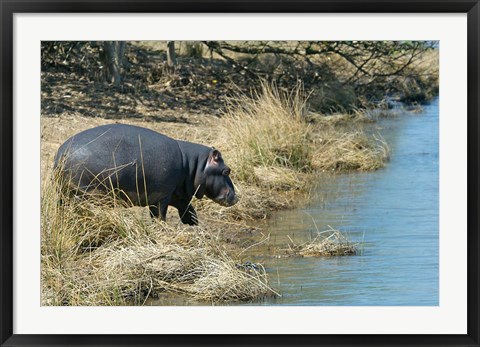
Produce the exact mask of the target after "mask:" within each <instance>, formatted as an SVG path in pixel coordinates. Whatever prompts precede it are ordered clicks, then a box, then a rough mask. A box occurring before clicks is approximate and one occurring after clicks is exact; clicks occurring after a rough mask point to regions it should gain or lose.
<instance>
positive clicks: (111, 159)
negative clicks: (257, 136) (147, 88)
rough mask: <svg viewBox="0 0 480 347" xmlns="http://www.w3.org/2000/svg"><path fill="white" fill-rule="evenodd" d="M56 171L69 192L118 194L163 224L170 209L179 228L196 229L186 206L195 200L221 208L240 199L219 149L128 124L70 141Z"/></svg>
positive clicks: (60, 152)
mask: <svg viewBox="0 0 480 347" xmlns="http://www.w3.org/2000/svg"><path fill="white" fill-rule="evenodd" d="M59 163H61V164H60V165H59ZM58 166H60V167H61V169H62V173H63V175H64V177H65V178H66V179H67V180H68V182H69V186H70V187H71V188H75V189H77V188H78V189H77V190H80V191H83V192H88V191H92V190H97V191H98V190H100V191H102V192H108V191H109V190H111V189H112V188H115V189H118V190H119V191H120V192H121V194H120V196H122V197H123V198H124V199H125V200H127V198H128V200H130V201H131V202H132V203H133V204H135V205H138V206H149V208H150V213H151V214H152V215H153V216H156V217H158V216H160V217H161V218H162V220H165V218H166V214H167V208H168V206H169V205H171V206H174V207H176V208H177V209H178V213H179V215H180V218H181V219H182V222H183V223H185V224H190V225H195V224H197V216H196V212H195V210H194V209H193V207H192V206H191V205H190V204H189V203H190V200H191V199H192V197H193V196H194V195H195V196H196V197H197V198H199V199H200V198H202V197H203V196H204V195H206V196H207V197H208V198H210V199H212V200H213V201H215V202H217V203H219V204H221V205H224V206H231V205H234V204H235V203H236V202H237V200H238V199H237V197H236V195H235V190H234V188H233V184H232V181H231V180H230V178H229V177H228V176H229V174H230V169H229V168H228V166H226V165H225V163H224V162H223V159H222V155H221V153H220V152H219V151H218V150H216V149H214V148H210V147H207V146H203V145H199V144H196V143H191V142H186V141H177V140H174V139H172V138H170V137H168V136H165V135H162V134H159V133H157V132H155V131H153V130H150V129H146V128H141V127H137V126H132V125H124V124H110V125H102V126H99V127H96V128H92V129H89V130H85V131H83V132H81V133H78V134H77V135H74V136H72V137H71V138H70V139H68V140H67V141H66V142H65V143H64V144H63V145H62V146H60V148H59V150H58V152H57V155H56V156H55V167H58Z"/></svg>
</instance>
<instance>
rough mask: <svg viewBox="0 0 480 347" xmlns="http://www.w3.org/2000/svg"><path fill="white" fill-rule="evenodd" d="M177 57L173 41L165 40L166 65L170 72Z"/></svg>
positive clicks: (173, 69)
mask: <svg viewBox="0 0 480 347" xmlns="http://www.w3.org/2000/svg"><path fill="white" fill-rule="evenodd" d="M175 65H177V57H176V55H175V41H167V67H168V70H169V71H170V72H174V71H175Z"/></svg>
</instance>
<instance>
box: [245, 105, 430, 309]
mask: <svg viewBox="0 0 480 347" xmlns="http://www.w3.org/2000/svg"><path fill="white" fill-rule="evenodd" d="M378 127H380V129H378V131H379V132H380V133H381V134H382V136H383V137H384V138H385V139H386V141H387V142H388V144H389V145H390V148H391V160H390V162H389V163H388V165H387V166H386V168H384V169H382V170H378V171H375V172H369V173H351V174H345V175H337V176H335V177H330V178H328V179H323V180H322V182H321V184H320V185H319V187H318V188H317V193H316V194H315V195H316V196H315V198H314V200H313V202H312V204H311V205H309V206H308V207H306V208H304V209H298V210H294V211H280V212H278V213H276V214H275V215H274V216H273V217H272V219H271V222H270V224H269V227H268V229H269V231H270V233H271V240H273V241H272V242H274V243H275V244H277V245H282V244H285V245H286V244H287V243H288V237H287V235H288V236H289V237H290V238H292V239H293V240H294V241H295V242H298V243H301V242H302V241H304V240H308V239H309V238H310V237H311V236H312V235H314V233H315V231H316V230H317V228H318V230H326V229H328V226H329V225H330V226H332V227H333V228H335V229H339V230H340V231H342V232H344V233H346V234H347V235H348V237H349V238H350V239H351V240H352V241H354V242H361V243H362V247H361V248H362V255H358V256H345V257H330V258H328V257H323V258H322V257H320V258H280V259H272V258H267V257H265V258H262V257H259V258H258V259H255V261H257V260H258V261H260V262H262V263H264V264H265V266H266V268H267V271H268V272H269V275H270V279H271V282H272V285H273V286H274V287H275V288H277V289H278V290H279V291H280V292H281V293H282V298H280V299H275V300H267V301H265V302H263V303H260V304H264V305H346V306H359V305H360V306H375V305H381V306H393V305H408V306H437V305H438V304H439V296H438V263H439V258H438V245H439V241H438V230H439V215H438V194H439V188H438V148H439V143H438V99H437V100H435V101H434V102H433V103H432V104H430V105H427V106H425V107H424V110H423V112H422V113H419V114H411V113H407V114H404V115H400V116H399V117H397V118H395V119H386V120H382V121H380V122H379V123H378ZM253 304H254V305H259V303H253Z"/></svg>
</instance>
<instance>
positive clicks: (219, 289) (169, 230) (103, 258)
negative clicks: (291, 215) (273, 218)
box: [41, 179, 276, 305]
mask: <svg viewBox="0 0 480 347" xmlns="http://www.w3.org/2000/svg"><path fill="white" fill-rule="evenodd" d="M59 186H60V184H59V181H58V179H57V180H56V179H46V180H45V182H44V187H43V191H42V205H41V206H42V225H41V227H42V304H43V305H124V304H128V303H135V304H143V303H144V302H145V300H146V299H147V298H149V297H152V296H155V295H157V294H159V293H161V292H181V293H184V294H186V295H188V296H190V297H192V298H195V299H197V300H203V301H208V302H212V303H217V302H224V301H235V300H254V299H258V298H261V297H265V296H271V295H276V293H275V292H274V291H273V289H271V288H270V286H269V284H268V281H267V277H266V274H265V270H264V269H263V267H261V266H258V267H255V268H252V269H249V270H248V271H245V269H243V268H242V267H241V266H238V264H239V263H241V260H240V259H235V258H233V257H232V256H231V255H230V254H227V251H226V248H225V247H224V244H223V243H222V240H221V237H220V234H221V232H222V230H221V229H216V228H213V227H211V228H209V227H207V226H199V227H195V228H192V227H187V226H178V225H177V226H171V225H168V224H166V223H164V222H160V221H158V220H152V219H151V218H150V217H149V216H148V213H147V211H146V210H145V209H141V208H125V207H124V206H122V205H123V204H120V205H119V204H118V203H115V202H113V201H107V199H108V197H105V198H104V199H102V200H100V201H99V200H94V201H92V200H91V199H89V198H86V199H84V200H79V199H77V198H69V197H67V196H62V203H61V204H59V200H58V198H59V194H61V192H60V190H59Z"/></svg>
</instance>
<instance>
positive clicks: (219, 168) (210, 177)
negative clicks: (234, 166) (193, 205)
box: [196, 148, 238, 206]
mask: <svg viewBox="0 0 480 347" xmlns="http://www.w3.org/2000/svg"><path fill="white" fill-rule="evenodd" d="M229 175H230V168H229V167H228V166H227V165H225V162H224V161H223V158H222V154H221V153H220V151H218V150H216V149H215V148H212V150H211V151H210V154H209V155H208V159H207V164H206V165H205V169H204V171H203V180H202V181H203V185H204V189H202V192H201V193H200V194H198V193H197V194H196V197H197V198H201V196H203V193H204V194H205V195H206V196H207V197H208V198H210V199H212V200H213V201H215V202H216V203H218V204H220V205H222V206H232V205H235V204H236V203H237V201H238V197H237V196H236V194H235V189H234V188H233V183H232V180H231V179H230V177H229ZM199 195H200V196H199Z"/></svg>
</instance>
